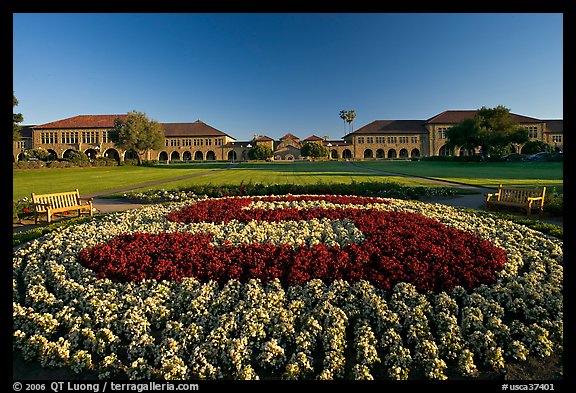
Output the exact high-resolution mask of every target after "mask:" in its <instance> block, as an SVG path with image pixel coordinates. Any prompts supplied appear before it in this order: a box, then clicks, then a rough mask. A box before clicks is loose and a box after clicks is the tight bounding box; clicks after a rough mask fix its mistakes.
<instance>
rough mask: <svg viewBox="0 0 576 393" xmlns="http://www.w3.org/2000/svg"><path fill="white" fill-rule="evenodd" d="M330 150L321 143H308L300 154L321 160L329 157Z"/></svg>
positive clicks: (303, 146)
mask: <svg viewBox="0 0 576 393" xmlns="http://www.w3.org/2000/svg"><path fill="white" fill-rule="evenodd" d="M328 153H329V151H328V148H326V147H325V146H323V145H322V144H321V143H319V142H306V143H304V144H303V145H302V148H301V149H300V154H301V155H302V156H303V157H312V158H320V157H327V156H328Z"/></svg>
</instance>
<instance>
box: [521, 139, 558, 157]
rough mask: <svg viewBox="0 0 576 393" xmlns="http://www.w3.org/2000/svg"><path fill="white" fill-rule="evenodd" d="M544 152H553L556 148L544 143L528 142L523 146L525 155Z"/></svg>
mask: <svg viewBox="0 0 576 393" xmlns="http://www.w3.org/2000/svg"><path fill="white" fill-rule="evenodd" d="M542 151H544V152H551V151H554V148H553V147H552V146H550V145H549V144H547V143H546V142H543V141H528V142H526V143H525V144H524V146H522V153H523V154H536V153H540V152H542Z"/></svg>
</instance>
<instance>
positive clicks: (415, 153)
mask: <svg viewBox="0 0 576 393" xmlns="http://www.w3.org/2000/svg"><path fill="white" fill-rule="evenodd" d="M410 157H420V150H418V149H412V151H411V152H410Z"/></svg>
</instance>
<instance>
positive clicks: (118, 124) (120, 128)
mask: <svg viewBox="0 0 576 393" xmlns="http://www.w3.org/2000/svg"><path fill="white" fill-rule="evenodd" d="M109 136H110V140H111V141H112V142H113V143H114V144H115V145H116V147H119V148H121V149H123V150H127V151H128V150H133V151H135V152H137V155H138V164H140V161H141V160H140V156H141V155H142V154H144V152H146V151H147V150H149V149H150V150H160V149H162V148H163V147H164V131H163V130H162V127H161V126H160V124H159V123H158V122H157V121H154V120H149V119H148V117H147V116H146V114H145V113H142V112H136V111H132V112H129V113H128V115H127V117H126V120H125V121H124V122H122V121H121V120H120V119H119V118H117V119H115V120H114V128H113V129H112V130H110V132H109Z"/></svg>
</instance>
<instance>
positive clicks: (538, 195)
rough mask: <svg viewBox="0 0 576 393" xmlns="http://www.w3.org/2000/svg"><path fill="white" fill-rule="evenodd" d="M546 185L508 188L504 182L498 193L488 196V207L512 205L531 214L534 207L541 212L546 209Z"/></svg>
mask: <svg viewBox="0 0 576 393" xmlns="http://www.w3.org/2000/svg"><path fill="white" fill-rule="evenodd" d="M545 195H546V187H542V188H539V189H536V188H507V187H503V186H502V184H500V186H499V187H498V193H496V194H488V195H487V196H486V209H488V207H489V206H511V207H521V208H524V209H525V210H526V212H527V214H528V216H530V214H531V212H532V209H538V211H539V213H542V212H543V210H544V197H545Z"/></svg>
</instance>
